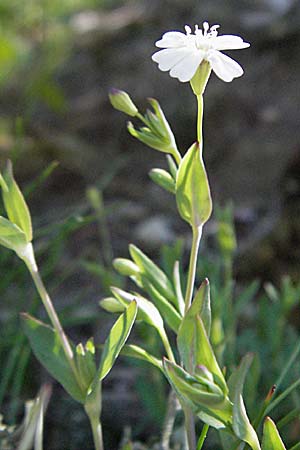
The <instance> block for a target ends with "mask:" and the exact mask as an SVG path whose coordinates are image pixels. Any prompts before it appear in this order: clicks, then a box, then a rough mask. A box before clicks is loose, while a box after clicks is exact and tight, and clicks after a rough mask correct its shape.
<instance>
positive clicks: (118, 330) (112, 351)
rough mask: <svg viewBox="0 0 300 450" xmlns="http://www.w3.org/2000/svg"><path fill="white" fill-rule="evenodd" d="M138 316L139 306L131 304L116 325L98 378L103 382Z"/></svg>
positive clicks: (106, 344) (108, 342) (111, 333)
mask: <svg viewBox="0 0 300 450" xmlns="http://www.w3.org/2000/svg"><path fill="white" fill-rule="evenodd" d="M136 314H137V304H136V302H135V301H133V302H132V303H130V305H129V306H128V307H127V308H126V311H125V312H124V313H123V314H121V316H120V317H119V318H118V320H117V321H116V322H115V323H114V325H113V327H112V329H111V330H110V333H109V335H108V337H107V339H106V341H105V344H104V348H103V352H102V356H101V361H100V366H99V369H98V372H97V375H96V378H97V379H98V380H99V381H101V380H103V378H105V377H106V375H107V374H108V373H109V371H110V370H111V368H112V366H113V364H114V362H115V360H116V358H117V357H118V355H119V353H120V351H121V350H122V347H123V345H124V344H125V342H126V340H127V338H128V336H129V333H130V331H131V328H132V326H133V324H134V320H135V318H136Z"/></svg>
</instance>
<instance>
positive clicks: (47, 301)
mask: <svg viewBox="0 0 300 450" xmlns="http://www.w3.org/2000/svg"><path fill="white" fill-rule="evenodd" d="M27 267H28V269H29V271H30V274H31V276H32V279H33V281H34V284H35V286H36V289H37V291H38V293H39V295H40V297H41V300H42V302H43V304H44V307H45V309H46V311H47V314H48V316H49V319H50V320H51V323H52V325H53V328H54V329H55V330H56V332H57V334H58V336H59V339H60V342H61V345H62V348H63V350H64V352H65V355H66V358H67V360H68V362H69V365H70V367H71V369H72V371H73V374H74V376H75V378H76V380H77V383H78V384H79V386H81V387H82V382H81V380H80V377H79V375H78V371H77V369H76V365H75V361H74V355H73V350H72V348H71V345H70V343H69V340H68V338H67V336H66V334H65V332H64V330H63V328H62V326H61V323H60V320H59V318H58V316H57V314H56V311H55V309H54V306H53V303H52V301H51V298H50V296H49V294H48V292H47V290H46V288H45V285H44V283H43V281H42V279H41V277H40V274H39V271H38V269H37V267H36V266H35V267H33V266H32V265H31V264H27Z"/></svg>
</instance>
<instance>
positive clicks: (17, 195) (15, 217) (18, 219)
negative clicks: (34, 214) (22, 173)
mask: <svg viewBox="0 0 300 450" xmlns="http://www.w3.org/2000/svg"><path fill="white" fill-rule="evenodd" d="M3 180H4V182H3ZM0 184H1V187H2V197H3V202H4V206H5V209H6V212H7V215H8V218H9V220H10V221H11V222H13V223H15V224H16V225H17V226H18V227H19V228H20V229H21V230H22V231H24V233H25V236H26V239H27V242H30V241H31V240H32V225H31V217H30V212H29V209H28V206H27V204H26V202H25V200H24V197H23V194H22V192H21V191H20V189H19V186H18V185H17V183H16V182H15V179H14V177H13V171H12V164H11V162H10V161H8V163H7V167H6V170H5V171H4V173H3V178H2V177H1V178H0Z"/></svg>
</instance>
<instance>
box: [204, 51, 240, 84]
mask: <svg viewBox="0 0 300 450" xmlns="http://www.w3.org/2000/svg"><path fill="white" fill-rule="evenodd" d="M206 59H207V61H208V62H209V63H210V65H211V67H212V70H213V71H214V72H215V74H216V75H217V76H218V77H219V78H221V80H223V81H226V82H229V81H232V80H233V79H234V78H237V77H240V76H241V75H243V73H244V71H243V69H242V67H241V66H240V65H239V64H238V63H237V62H236V61H235V60H234V59H232V58H229V56H227V55H224V54H223V53H221V52H219V51H217V50H212V51H210V52H209V54H208V56H207V58H206Z"/></svg>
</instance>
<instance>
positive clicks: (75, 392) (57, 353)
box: [21, 314, 85, 403]
mask: <svg viewBox="0 0 300 450" xmlns="http://www.w3.org/2000/svg"><path fill="white" fill-rule="evenodd" d="M21 317H22V325H23V328H24V332H25V334H26V336H27V337H28V339H29V341H30V344H31V348H32V350H33V353H34V354H35V356H36V357H37V359H38V360H39V361H40V363H41V364H42V365H43V366H44V367H45V368H46V369H47V370H48V372H49V373H50V374H51V375H52V376H53V378H55V379H56V380H57V381H58V382H59V383H60V384H61V385H62V386H63V387H64V388H65V390H66V391H67V392H68V393H69V394H70V395H71V396H72V397H73V398H74V399H75V400H77V401H78V402H81V403H84V399H85V392H83V391H82V390H81V388H80V386H79V385H78V383H77V381H76V378H75V376H74V373H73V371H72V369H71V367H70V365H69V362H68V360H67V358H66V355H65V352H64V350H63V348H62V345H61V343H60V339H59V336H58V333H57V332H56V331H55V330H53V329H52V328H51V327H50V326H48V325H46V324H44V323H43V322H40V321H39V320H37V319H35V318H34V317H32V316H30V315H28V314H21Z"/></svg>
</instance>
